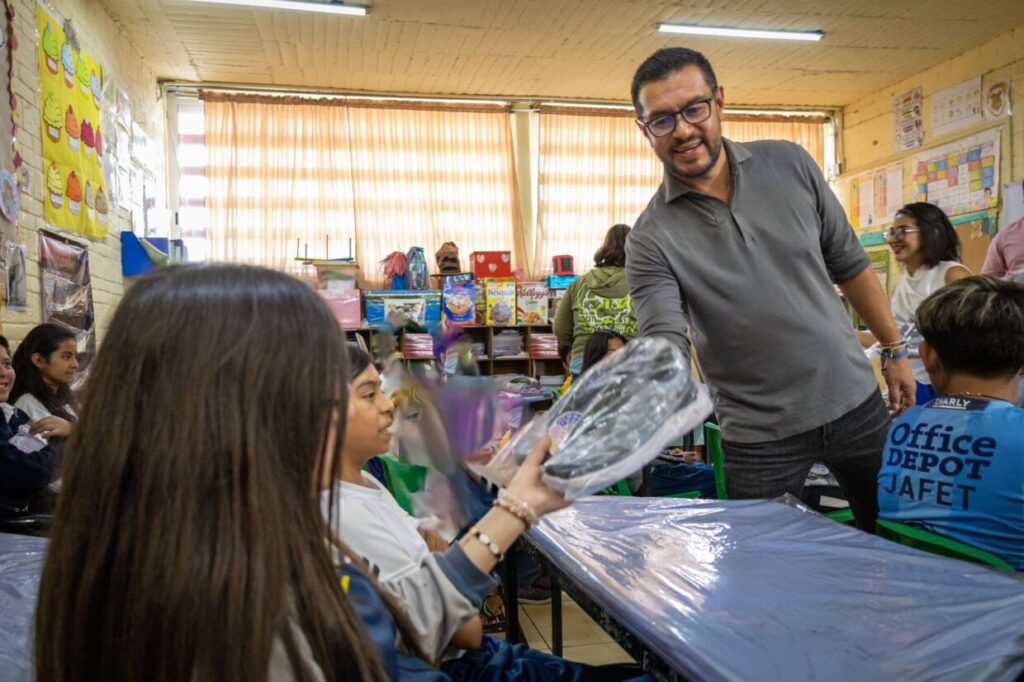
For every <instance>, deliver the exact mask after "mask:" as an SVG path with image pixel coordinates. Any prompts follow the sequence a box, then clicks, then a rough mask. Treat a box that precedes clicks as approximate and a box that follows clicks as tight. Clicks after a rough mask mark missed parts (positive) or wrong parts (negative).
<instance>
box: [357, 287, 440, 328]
mask: <svg viewBox="0 0 1024 682" xmlns="http://www.w3.org/2000/svg"><path fill="white" fill-rule="evenodd" d="M390 315H397V316H401V317H405V318H407V319H409V320H410V321H412V322H417V323H419V324H425V325H428V324H433V323H437V322H440V321H441V292H440V291H437V290H428V291H391V290H381V291H367V292H366V322H367V324H369V325H370V326H371V327H373V326H379V325H382V324H384V322H386V321H387V320H388V317H389V316H390Z"/></svg>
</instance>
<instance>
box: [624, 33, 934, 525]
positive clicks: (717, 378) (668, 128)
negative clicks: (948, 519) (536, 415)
mask: <svg viewBox="0 0 1024 682" xmlns="http://www.w3.org/2000/svg"><path fill="white" fill-rule="evenodd" d="M632 94H633V105H634V106H635V108H636V112H637V117H638V119H637V124H638V126H639V127H640V130H641V131H642V132H643V134H644V136H645V137H646V138H647V140H648V142H649V143H650V145H651V147H652V148H653V149H654V152H655V154H657V156H658V158H659V159H661V161H662V162H663V163H664V165H665V177H664V181H663V182H662V185H661V187H660V188H659V189H658V191H657V193H655V195H654V196H653V197H652V198H651V201H650V203H649V204H648V205H647V208H646V209H645V210H644V212H643V213H642V214H641V215H640V217H639V218H638V219H637V222H636V226H635V227H634V229H633V231H632V233H631V234H630V236H629V241H628V242H627V247H626V252H627V257H626V274H627V277H628V280H629V285H630V291H631V294H632V297H633V302H634V304H635V306H636V314H637V321H638V323H639V326H640V334H641V335H655V336H664V337H666V338H668V339H670V340H672V341H674V342H676V343H678V344H679V345H680V346H681V347H683V348H684V349H685V350H689V347H690V343H691V338H692V343H694V344H696V347H697V351H698V357H699V358H700V364H701V368H702V369H703V370H704V373H705V374H706V375H707V377H708V380H709V382H710V384H711V389H712V393H713V395H714V398H715V411H716V413H717V415H718V418H719V420H720V421H721V425H722V439H723V446H724V448H723V449H724V453H725V472H726V486H727V489H728V493H729V496H730V497H731V498H755V497H757V498H760V497H775V496H778V495H781V494H783V493H786V492H790V493H793V494H794V495H798V494H799V493H800V490H801V488H802V487H803V482H804V479H805V478H806V475H807V472H808V470H809V469H810V467H811V465H812V464H813V463H814V462H816V461H820V462H824V463H825V464H826V465H827V466H828V467H829V469H830V470H831V471H832V473H833V474H834V475H835V477H836V479H837V480H838V481H839V484H840V486H841V487H842V489H843V492H844V494H845V495H846V498H847V500H849V502H850V507H851V509H852V510H853V513H854V515H855V517H856V519H857V524H858V526H860V527H861V528H863V529H865V530H869V531H873V530H874V526H875V518H876V517H877V515H878V501H877V474H878V469H879V466H880V465H881V455H882V448H883V445H884V443H885V436H886V429H887V427H888V413H887V410H886V406H885V401H883V400H882V397H881V395H880V394H879V391H878V385H877V383H876V382H875V378H874V374H873V372H872V370H871V366H870V363H869V362H868V361H867V359H866V358H865V357H864V352H863V350H862V349H861V346H860V344H859V342H858V341H857V337H856V334H855V333H854V330H853V328H852V325H851V324H850V320H849V318H848V317H847V315H846V311H845V309H844V308H843V305H842V303H841V302H840V300H839V297H838V296H837V295H836V292H835V289H834V287H833V283H836V284H838V285H839V288H840V289H841V290H842V292H843V294H844V295H845V296H846V298H847V300H849V301H850V303H851V304H852V305H853V307H854V308H855V309H856V310H857V312H858V313H859V314H860V316H861V317H862V318H863V319H864V320H865V321H866V322H867V325H868V327H869V328H870V329H871V331H872V332H873V333H874V334H875V337H876V338H878V339H881V340H882V341H883V342H886V343H894V342H897V341H898V340H900V332H899V329H898V328H897V326H896V324H895V322H894V321H893V318H892V314H891V312H890V309H889V302H888V301H887V300H886V297H885V294H884V292H883V291H882V288H881V286H880V285H879V283H878V279H877V278H876V276H875V275H874V273H873V272H872V270H871V269H870V268H869V267H868V258H867V255H866V254H865V253H864V249H863V248H862V247H861V245H860V243H859V242H858V240H857V238H856V236H855V235H854V233H853V230H852V229H851V228H850V225H849V223H848V222H847V220H846V216H845V214H844V213H843V209H842V207H841V206H840V205H839V202H838V201H837V200H836V198H835V196H834V195H833V194H832V191H831V190H830V189H829V187H828V185H827V184H826V182H825V179H824V178H823V177H822V174H821V171H820V170H819V169H818V167H817V165H816V164H815V163H814V161H813V160H812V159H811V157H810V156H809V155H808V154H807V153H806V152H805V151H804V150H803V149H802V148H801V147H799V146H798V145H795V144H792V143H790V142H780V141H763V142H753V143H748V144H739V143H735V142H731V141H729V140H724V139H723V138H722V134H721V121H722V107H723V105H724V93H723V90H722V88H721V87H719V86H718V83H717V79H716V78H715V74H714V71H713V70H712V68H711V64H710V63H709V62H708V61H707V59H706V58H705V57H704V56H703V55H702V54H700V53H699V52H694V51H692V50H688V49H685V48H670V49H664V50H659V51H658V52H656V53H654V54H653V55H652V56H651V57H649V58H648V59H647V61H645V62H644V63H643V64H642V65H641V66H640V68H639V69H638V70H637V72H636V76H635V77H634V79H633V88H632ZM885 376H886V381H887V383H888V384H889V396H890V405H891V407H892V408H893V409H894V410H895V411H896V412H902V411H903V410H904V409H906V408H907V407H909V406H911V405H913V402H914V390H915V386H914V380H913V376H912V375H911V373H910V368H909V366H908V364H907V360H906V358H898V359H893V360H890V361H889V363H888V369H887V371H886V375H885Z"/></svg>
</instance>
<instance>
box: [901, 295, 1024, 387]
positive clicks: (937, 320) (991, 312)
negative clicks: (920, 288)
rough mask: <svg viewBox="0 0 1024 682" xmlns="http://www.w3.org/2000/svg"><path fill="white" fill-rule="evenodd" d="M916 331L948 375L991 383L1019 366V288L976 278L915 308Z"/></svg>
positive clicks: (1023, 347)
mask: <svg viewBox="0 0 1024 682" xmlns="http://www.w3.org/2000/svg"><path fill="white" fill-rule="evenodd" d="M917 328H918V331H920V332H921V335H922V336H924V340H925V341H927V342H928V344H929V345H930V346H931V347H932V348H934V349H935V352H936V353H938V355H939V359H940V360H941V361H942V367H943V368H944V369H945V370H946V371H947V372H948V373H950V374H970V375H972V376H977V377H982V378H985V379H994V378H997V377H1005V376H1010V375H1012V374H1015V373H1017V372H1019V371H1020V368H1021V367H1024V284H1018V283H1016V282H1006V281H1003V280H999V279H996V278H995V277H988V276H985V275H976V276H974V277H965V278H964V279H960V280H957V281H955V282H953V283H952V284H949V285H947V286H944V287H942V288H941V289H939V290H938V291H936V292H935V293H933V294H932V295H931V296H929V297H928V298H926V299H925V300H924V301H923V302H922V303H921V305H920V306H919V307H918V308H917Z"/></svg>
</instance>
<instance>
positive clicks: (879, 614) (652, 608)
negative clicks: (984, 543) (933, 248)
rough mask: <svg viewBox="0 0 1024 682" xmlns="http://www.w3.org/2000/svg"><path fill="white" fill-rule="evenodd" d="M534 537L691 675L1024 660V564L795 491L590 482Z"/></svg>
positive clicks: (886, 676)
mask: <svg viewBox="0 0 1024 682" xmlns="http://www.w3.org/2000/svg"><path fill="white" fill-rule="evenodd" d="M527 538H528V540H529V542H530V543H531V544H532V545H534V546H535V547H536V548H537V549H538V550H539V551H540V553H541V554H543V555H544V556H545V557H546V558H548V559H549V560H550V561H551V562H552V564H553V566H554V568H555V569H556V571H557V573H559V574H560V576H559V579H560V581H561V583H562V584H563V585H565V586H567V589H570V591H571V592H572V593H573V594H574V595H576V597H577V598H579V599H580V600H581V604H582V605H583V606H584V608H588V609H591V612H592V613H593V607H596V608H597V610H599V611H600V612H603V614H604V616H605V617H602V618H601V619H600V622H602V623H609V622H611V623H614V624H615V625H616V626H617V630H616V628H615V627H613V628H612V630H614V631H616V632H618V633H619V634H620V635H621V634H622V633H628V635H629V637H630V638H631V639H632V642H631V643H630V644H632V643H638V644H639V645H640V647H641V648H642V649H643V650H644V652H645V653H649V654H653V656H654V657H656V658H657V659H660V662H661V663H663V664H664V666H665V667H667V668H669V669H670V670H671V671H673V672H675V673H676V674H677V676H678V678H679V679H693V680H758V681H759V682H760V681H771V680H787V681H788V680H829V681H830V682H842V681H845V680H850V681H856V682H863V681H864V680H907V681H909V680H1006V681H1007V682H1009V681H1010V680H1018V679H1021V678H1020V675H1021V674H1022V673H1024V581H1022V580H1021V577H1024V576H1021V577H1015V576H1013V575H1012V574H1008V573H1003V572H1000V571H997V570H994V569H992V568H989V567H987V566H981V565H978V564H972V563H968V562H966V561H961V560H959V559H950V558H946V557H940V556H935V555H932V554H926V553H925V552H922V551H919V550H916V549H911V548H909V547H904V546H903V545H899V544H897V543H895V542H891V541H889V540H885V539H882V538H879V537H877V536H874V535H870V534H868V533H863V532H861V531H858V530H856V529H854V528H851V527H849V526H845V525H843V524H840V523H836V522H835V521H832V520H830V519H827V518H825V517H823V516H820V515H818V514H816V513H814V512H810V511H804V510H801V509H798V508H794V507H791V506H787V505H785V504H780V503H779V502H774V501H770V500H735V501H734V500H728V501H698V500H680V499H666V498H640V497H614V496H605V497H589V498H585V499H582V500H577V501H576V502H575V503H574V504H573V505H572V506H571V507H569V508H567V509H564V510H562V511H559V512H555V513H553V514H548V515H547V516H545V517H544V518H542V519H541V522H540V524H539V525H538V526H536V527H535V528H533V529H531V530H530V531H529V532H528V534H527ZM581 593H582V594H581ZM633 653H634V654H636V655H640V654H639V653H638V652H637V651H636V650H635V649H634V651H633ZM643 658H645V659H646V658H647V656H646V655H644V656H643ZM656 669H657V666H656Z"/></svg>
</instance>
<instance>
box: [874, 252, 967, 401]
mask: <svg viewBox="0 0 1024 682" xmlns="http://www.w3.org/2000/svg"><path fill="white" fill-rule="evenodd" d="M955 266H960V267H965V266H964V264H963V263H958V262H956V261H954V260H944V261H939V263H938V264H937V265H936V266H935V267H931V268H929V267H920V268H918V269H917V272H915V273H914V274H910V273H909V272H904V273H903V278H902V279H901V280H900V281H899V282H897V284H896V288H895V289H893V292H892V316H893V317H894V318H895V319H896V324H898V325H904V324H907V323H908V322H913V321H914V316H915V315H916V314H917V307H918V306H919V305H921V302H922V301H924V299H926V298H928V297H929V296H931V295H932V294H933V293H934V292H936V291H938V290H939V289H941V288H942V287H944V286H946V272H947V271H948V270H949V269H950V268H952V267H955ZM910 368H911V369H912V370H913V371H914V378H915V379H917V380H918V381H920V382H921V383H922V384H930V383H931V380H930V379H929V378H928V373H927V372H926V371H925V370H924V365H923V364H921V360H920V358H917V357H912V358H910Z"/></svg>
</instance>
